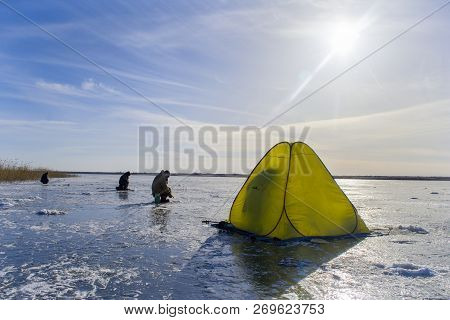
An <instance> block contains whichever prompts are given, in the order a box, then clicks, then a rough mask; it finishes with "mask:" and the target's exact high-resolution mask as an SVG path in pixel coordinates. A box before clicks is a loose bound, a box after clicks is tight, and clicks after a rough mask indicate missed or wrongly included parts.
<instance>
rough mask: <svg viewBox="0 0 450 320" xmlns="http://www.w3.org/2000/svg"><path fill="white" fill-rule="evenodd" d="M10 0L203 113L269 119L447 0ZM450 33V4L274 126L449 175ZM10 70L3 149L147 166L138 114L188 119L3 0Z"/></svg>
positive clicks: (101, 165) (330, 161) (375, 158)
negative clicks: (347, 34) (349, 34)
mask: <svg viewBox="0 0 450 320" xmlns="http://www.w3.org/2000/svg"><path fill="white" fill-rule="evenodd" d="M2 1H3V0H2ZM6 2H7V3H9V4H10V5H11V6H13V7H14V8H16V9H17V10H18V11H20V12H21V13H23V14H24V15H25V16H27V17H29V18H30V19H32V20H33V21H35V22H36V23H38V24H39V25H40V26H42V28H44V29H45V30H48V31H49V32H51V33H53V34H54V35H56V36H57V37H58V38H60V39H61V40H62V41H64V42H65V43H67V44H68V45H70V46H72V47H73V48H76V49H77V50H78V51H80V52H81V53H82V54H83V55H85V56H86V57H89V59H92V60H93V61H95V62H96V63H97V64H99V65H100V66H102V67H103V68H105V69H106V70H107V71H108V72H109V73H111V74H113V75H114V76H115V77H117V78H119V79H120V80H121V81H123V82H125V83H126V84H128V85H129V86H131V87H133V88H134V89H136V90H137V91H139V92H141V93H142V94H144V95H145V96H147V97H149V98H150V99H152V101H154V102H156V103H158V104H159V105H161V106H162V107H164V108H165V109H166V110H168V111H169V112H170V113H172V114H174V115H175V116H176V117H177V118H179V119H182V121H183V122H185V123H187V124H189V125H196V126H201V125H215V126H219V125H241V126H245V125H256V126H260V125H262V124H263V123H265V122H266V121H268V120H270V119H271V118H272V117H274V116H276V115H277V114H279V113H280V112H282V111H283V110H285V109H286V108H287V107H289V106H290V105H292V104H293V103H295V101H297V100H298V99H301V98H302V97H303V96H305V95H307V94H308V93H309V92H312V91H313V90H314V89H315V88H317V87H318V86H320V85H321V84H322V83H324V82H325V81H327V80H328V79H330V78H332V77H333V76H335V75H336V74H338V73H339V72H341V71H342V70H344V69H345V68H346V67H348V66H349V65H351V64H352V63H354V62H356V61H357V60H358V59H360V58H362V57H364V56H365V55H366V54H368V53H369V52H370V51H371V50H374V49H375V48H377V47H378V46H380V45H381V44H383V43H384V42H385V41H387V40H389V39H390V38H392V37H393V36H395V35H396V34H398V33H399V32H401V31H403V30H404V29H406V28H407V27H409V26H410V25H411V24H413V23H414V22H416V21H417V20H418V19H420V18H422V17H423V16H424V15H426V14H427V13H428V12H431V11H432V10H434V9H435V8H437V7H438V6H440V5H441V4H442V3H444V1H409V0H408V1H406V0H405V1H395V2H393V1H313V0H305V1H208V2H207V1H65V2H62V1H39V2H36V1H6ZM343 23H344V24H346V25H350V26H351V28H354V29H357V31H358V33H357V39H356V40H354V41H352V46H351V48H350V49H349V48H346V49H347V50H345V52H340V51H341V50H340V49H342V48H341V47H340V46H342V43H341V42H342V41H343V40H342V39H340V43H341V44H339V43H338V44H336V41H335V40H336V30H337V29H339V28H340V26H341V25H342V24H343ZM449 38H450V6H449V7H447V8H445V9H443V10H442V11H440V12H438V13H436V15H434V16H433V17H431V18H430V19H428V20H426V21H425V22H423V23H422V24H420V25H419V26H418V27H417V28H415V29H413V30H412V31H410V32H409V33H407V34H406V35H404V36H403V37H401V38H400V39H398V40H396V41H395V42H394V43H392V44H391V45H389V46H388V47H386V48H385V49H383V50H381V51H380V52H378V53H377V54H376V55H374V56H373V57H371V58H370V59H368V60H367V61H365V62H364V63H362V64H361V65H359V66H358V67H356V68H355V69H354V70H352V71H350V72H349V73H347V74H346V75H344V76H343V77H341V78H340V79H338V80H337V81H335V82H334V83H333V84H331V85H330V86H329V87H327V88H326V89H324V90H322V91H321V92H319V93H318V94H316V95H315V96H314V97H313V98H311V99H309V100H308V101H307V102H305V103H304V104H302V105H300V106H299V107H297V108H295V109H293V110H292V111H290V112H289V113H287V114H286V115H284V116H283V117H281V118H280V119H278V120H277V121H276V122H275V124H277V125H284V126H287V125H295V126H297V127H304V126H309V127H310V128H311V130H310V134H309V136H308V138H307V142H308V143H309V144H310V145H311V146H312V147H313V148H314V149H315V150H316V151H317V153H318V154H319V155H320V156H321V157H322V158H323V160H324V162H325V163H326V164H327V165H328V166H329V167H330V169H331V171H332V172H333V173H336V174H394V175H395V174H397V175H450V165H449V163H450V151H449V148H448V147H449V142H450V141H449V138H448V137H449V136H450V132H449V131H450V126H449V120H450V112H449V110H450V109H449V107H450V54H449V52H450V43H449V42H448V39H449ZM344 40H345V39H344ZM338 42H339V41H338ZM0 74H1V75H2V76H1V77H0V150H1V153H0V158H7V159H13V158H17V159H20V160H22V161H25V162H28V163H31V164H33V165H37V166H47V167H52V168H55V169H62V170H108V171H109V170H125V169H131V170H136V169H137V153H138V151H137V144H138V143H137V136H138V135H137V132H138V129H137V128H138V126H139V125H145V124H148V125H158V126H161V125H165V124H172V125H176V124H177V123H176V121H175V120H174V119H172V118H170V117H168V116H167V115H166V114H164V113H162V112H161V111H160V110H158V109H157V108H155V107H154V106H152V105H151V104H149V103H148V102H147V101H145V100H144V99H142V98H141V97H139V96H138V95H136V93H135V92H133V91H131V90H129V88H127V87H126V86H124V85H123V83H120V82H118V81H117V80H115V79H113V78H112V77H111V76H109V75H107V74H105V73H104V72H103V71H101V70H100V69H99V68H97V67H96V66H94V65H92V64H90V63H88V62H87V61H85V60H84V59H83V58H81V57H80V56H78V55H77V54H75V53H74V52H72V51H71V50H69V49H68V48H67V47H65V46H63V45H62V44H61V43H59V42H58V41H56V40H55V39H53V38H51V37H49V36H48V35H47V34H46V33H44V32H42V31H41V30H39V29H38V28H36V26H34V25H32V24H30V23H29V22H27V21H26V20H24V19H23V18H22V17H20V16H19V15H17V14H16V13H14V12H12V11H11V10H10V9H8V8H6V7H5V6H4V5H2V4H0Z"/></svg>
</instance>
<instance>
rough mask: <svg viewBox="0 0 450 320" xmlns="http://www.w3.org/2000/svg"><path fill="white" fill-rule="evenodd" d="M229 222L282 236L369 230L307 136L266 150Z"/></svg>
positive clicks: (326, 234) (234, 205)
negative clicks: (313, 148)
mask: <svg viewBox="0 0 450 320" xmlns="http://www.w3.org/2000/svg"><path fill="white" fill-rule="evenodd" d="M229 223H230V224H231V225H232V226H233V227H234V228H237V229H239V230H243V231H246V232H249V233H252V234H255V235H258V236H266V237H270V238H278V239H281V240H284V239H291V238H298V237H313V236H321V237H324V236H341V235H346V234H356V233H368V232H369V229H368V228H367V227H366V225H365V223H364V221H363V220H362V219H361V218H360V217H359V215H358V212H357V211H356V208H355V207H354V206H353V204H352V203H351V202H350V200H349V199H348V198H347V196H346V195H345V193H344V192H343V191H342V190H341V188H340V187H339V186H338V184H337V183H336V181H335V180H334V179H333V177H332V175H331V174H330V172H329V171H328V169H327V168H326V167H325V165H324V164H323V163H322V161H321V160H320V159H319V157H318V156H317V154H316V153H315V152H314V151H313V150H312V149H311V148H310V147H309V146H308V145H306V144H305V143H303V142H295V143H288V142H281V143H279V144H277V145H275V146H274V147H272V149H270V150H269V151H268V152H267V153H266V155H265V156H264V157H263V158H262V159H261V160H260V161H259V163H258V164H257V165H256V167H255V168H254V169H253V171H252V173H251V174H250V175H249V177H248V178H247V180H246V181H245V183H244V185H243V186H242V188H241V190H240V191H239V193H238V195H237V196H236V199H235V200H234V202H233V205H232V207H231V211H230V217H229Z"/></svg>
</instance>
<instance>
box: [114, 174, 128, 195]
mask: <svg viewBox="0 0 450 320" xmlns="http://www.w3.org/2000/svg"><path fill="white" fill-rule="evenodd" d="M130 176H131V173H130V171H127V172H125V173H124V174H123V175H122V176H121V177H120V179H119V186H118V187H116V190H117V191H122V190H128V184H129V183H130V182H129V180H128V179H129V178H130Z"/></svg>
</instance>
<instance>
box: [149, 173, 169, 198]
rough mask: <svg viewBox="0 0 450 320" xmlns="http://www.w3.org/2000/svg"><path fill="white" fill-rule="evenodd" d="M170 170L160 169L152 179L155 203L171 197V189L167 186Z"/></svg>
mask: <svg viewBox="0 0 450 320" xmlns="http://www.w3.org/2000/svg"><path fill="white" fill-rule="evenodd" d="M169 177H170V172H169V171H168V170H165V171H164V170H162V171H161V172H160V173H159V174H158V175H157V176H156V177H155V179H154V180H153V183H152V195H153V197H154V198H155V203H156V204H159V203H160V202H169V199H167V197H169V198H173V196H172V190H171V189H170V188H169V186H168V183H169Z"/></svg>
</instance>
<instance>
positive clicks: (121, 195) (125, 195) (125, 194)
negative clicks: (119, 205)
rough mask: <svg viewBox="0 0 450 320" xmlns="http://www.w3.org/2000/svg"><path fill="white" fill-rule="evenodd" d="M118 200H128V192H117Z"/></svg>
mask: <svg viewBox="0 0 450 320" xmlns="http://www.w3.org/2000/svg"><path fill="white" fill-rule="evenodd" d="M117 193H118V194H119V199H120V200H123V201H124V200H128V192H117Z"/></svg>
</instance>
